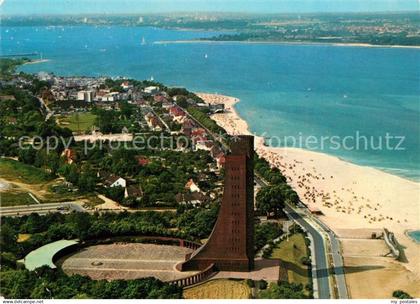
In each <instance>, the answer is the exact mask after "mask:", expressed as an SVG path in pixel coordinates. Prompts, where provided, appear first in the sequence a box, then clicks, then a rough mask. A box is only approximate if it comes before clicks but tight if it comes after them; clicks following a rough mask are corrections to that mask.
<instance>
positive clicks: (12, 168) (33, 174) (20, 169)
mask: <svg viewBox="0 0 420 304" xmlns="http://www.w3.org/2000/svg"><path fill="white" fill-rule="evenodd" d="M0 177H2V178H4V179H7V180H11V181H20V182H23V183H27V184H40V183H45V182H48V181H50V180H51V178H50V177H48V175H47V174H46V173H45V172H44V171H43V170H42V169H39V168H35V167H33V166H29V165H26V164H24V163H21V162H18V161H15V160H12V159H0Z"/></svg>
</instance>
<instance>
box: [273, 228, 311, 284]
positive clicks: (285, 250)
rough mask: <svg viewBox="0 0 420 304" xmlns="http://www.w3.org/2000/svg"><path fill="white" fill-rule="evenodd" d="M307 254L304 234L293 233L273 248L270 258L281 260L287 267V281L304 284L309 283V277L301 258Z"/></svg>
mask: <svg viewBox="0 0 420 304" xmlns="http://www.w3.org/2000/svg"><path fill="white" fill-rule="evenodd" d="M308 255H309V252H308V248H307V247H306V244H305V236H304V235H303V234H301V233H296V234H293V235H291V236H290V237H289V241H287V240H286V239H285V240H284V241H282V242H280V243H279V244H278V245H277V246H276V247H275V248H274V250H273V253H272V255H271V258H273V259H280V260H282V262H283V264H284V267H286V268H287V275H288V278H289V283H297V284H302V285H303V286H305V285H306V284H308V283H309V280H310V277H309V272H308V267H307V266H306V265H304V264H302V262H301V259H302V258H303V257H307V256H308Z"/></svg>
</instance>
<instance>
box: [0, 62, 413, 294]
mask: <svg viewBox="0 0 420 304" xmlns="http://www.w3.org/2000/svg"><path fill="white" fill-rule="evenodd" d="M9 63H10V62H9ZM0 99H1V104H0V105H1V109H2V116H1V118H2V121H3V122H4V125H3V126H2V134H1V135H2V137H1V142H0V143H1V145H0V151H1V153H2V158H1V160H0V165H1V168H2V174H1V175H0V186H1V187H0V189H1V195H2V200H1V204H2V205H1V208H2V210H1V213H2V217H3V219H4V222H5V224H4V225H7V227H6V228H4V227H3V226H2V233H3V232H4V231H6V232H4V233H11V234H12V235H15V236H16V237H17V238H18V240H17V241H10V242H12V243H5V244H3V245H2V249H3V248H5V249H4V250H5V253H8V252H14V253H13V254H15V255H16V256H18V257H21V258H23V257H24V255H25V254H28V250H27V249H26V250H25V249H16V244H13V242H17V243H22V242H24V243H25V242H26V244H27V246H28V248H30V249H32V250H36V248H38V247H40V245H44V246H48V244H47V243H49V242H54V241H56V242H61V241H62V239H63V238H64V239H66V237H64V236H65V235H66V234H67V235H73V236H78V237H81V238H82V240H89V242H87V244H91V243H90V242H92V239H98V238H99V237H100V236H109V237H111V236H112V237H117V236H120V235H131V234H132V233H133V232H134V233H135V234H138V235H150V234H153V235H161V236H162V237H177V238H185V237H186V238H188V239H193V240H194V241H197V240H198V239H203V238H206V237H208V235H209V234H210V232H211V231H212V229H213V225H214V223H215V221H216V215H217V212H216V211H217V210H218V208H219V205H220V202H221V201H222V197H223V184H224V183H223V178H226V177H225V176H224V172H225V170H226V168H225V165H226V160H227V157H228V155H229V146H230V145H231V144H233V143H234V142H235V141H236V138H237V137H238V136H240V135H243V134H249V135H251V132H250V130H249V128H248V124H247V123H246V122H245V121H244V120H242V118H241V117H240V116H239V115H238V113H237V112H236V110H235V108H234V106H235V104H236V103H238V102H239V100H238V99H237V98H234V97H228V96H223V95H217V94H209V93H196V94H195V93H191V92H189V91H188V90H186V89H184V88H171V87H166V86H164V85H162V84H160V83H157V82H154V81H149V80H147V81H138V80H134V79H127V78H112V79H111V78H108V77H61V76H56V75H54V74H51V73H44V72H41V73H38V74H36V75H29V74H24V73H20V74H9V73H8V74H7V75H3V77H2V80H1V95H0ZM24 109H25V111H26V112H24ZM28 113H29V114H30V115H29V114H28ZM23 135H24V136H26V137H28V138H29V140H28V139H26V141H24V148H22V147H20V146H19V145H20V144H21V142H20V140H19V137H20V136H23ZM52 136H60V137H62V138H66V139H70V140H69V141H68V142H69V143H70V144H68V145H64V146H56V147H54V148H53V149H52V151H48V153H46V152H47V149H49V147H48V146H45V145H44V146H42V145H41V148H40V149H35V148H34V147H35V145H34V143H35V142H34V138H35V137H38V138H40V139H42V140H46V141H47V143H48V139H49V138H50V137H52ZM139 136H141V138H142V139H143V140H145V141H146V142H148V143H152V145H151V146H144V145H142V146H141V147H140V148H139V147H137V146H135V143H136V140H137V139H138V137H139ZM265 141H266V138H264V137H261V136H255V151H256V153H257V154H258V156H256V159H255V160H254V162H255V183H254V188H255V193H256V197H255V205H254V208H255V212H256V221H257V223H258V224H256V227H255V230H256V236H255V237H256V240H257V243H256V244H255V250H256V252H257V256H258V259H256V261H259V262H258V263H261V261H273V260H272V259H274V258H275V257H277V258H279V259H280V261H281V260H282V259H283V258H285V261H287V258H286V256H284V255H282V254H285V253H281V252H283V251H284V250H286V251H287V250H290V249H285V248H283V247H284V246H287V245H286V243H285V242H284V238H285V237H286V236H287V237H290V238H292V239H296V241H297V242H298V240H299V238H301V239H303V240H307V241H305V242H304V243H306V245H303V249H299V250H304V251H305V252H306V255H304V256H301V257H300V258H299V260H297V261H294V263H298V264H299V265H300V266H299V267H302V269H305V271H304V272H305V273H306V274H305V275H304V278H301V277H298V276H296V274H293V270H292V268H291V269H288V268H287V266H285V264H284V263H283V264H282V263H280V265H278V264H274V265H272V266H270V267H267V268H264V267H263V268H262V269H263V271H261V272H258V271H255V272H251V273H250V274H251V275H250V276H243V275H242V274H239V273H238V274H235V275H234V278H237V279H239V278H240V279H247V281H246V282H247V283H246V284H248V285H245V286H248V287H246V288H245V287H244V286H242V287H241V288H239V286H236V285H235V286H232V287H231V289H230V290H228V291H225V292H232V290H234V289H236V288H239V289H238V290H241V292H245V294H247V292H246V290H248V289H247V288H251V289H252V288H254V289H256V290H257V296H256V297H261V298H264V297H286V295H285V294H282V293H281V294H279V293H278V291H275V290H276V288H277V287H276V286H282V288H286V289H285V290H287V292H288V293H289V292H290V293H292V291H291V290H294V293H293V295H290V294H289V295H288V296H291V297H303V298H307V297H314V298H349V297H355V298H360V297H366V296H369V297H387V296H390V295H392V293H395V292H396V291H398V290H400V291H401V290H404V293H403V295H404V294H413V293H414V294H415V292H416V291H415V289H413V286H412V284H410V283H409V281H406V278H407V277H409V278H410V280H412V281H416V280H417V279H416V272H417V270H416V267H417V266H416V265H417V264H418V263H417V260H418V256H417V254H416V248H417V247H416V246H418V245H417V244H415V243H414V242H413V241H412V240H411V239H409V237H408V236H407V235H406V231H407V230H410V229H413V227H415V225H416V220H417V217H418V213H416V212H415V210H417V209H416V202H415V201H413V202H412V203H411V204H412V206H411V207H409V206H408V209H407V212H395V208H396V207H397V206H398V204H399V203H398V202H401V201H403V200H404V201H405V203H406V205H407V204H410V202H408V203H407V201H408V198H409V197H412V195H413V194H414V193H416V191H418V188H417V184H415V183H413V182H409V181H406V180H402V179H400V178H398V177H395V176H392V175H389V174H386V173H384V172H381V171H379V170H375V169H369V168H364V167H360V166H357V165H353V164H349V163H346V162H344V161H342V160H339V159H336V158H334V157H331V156H326V155H323V154H319V153H315V152H310V151H303V150H302V151H301V150H298V149H294V148H276V147H270V146H268V145H267V144H266V142H265ZM64 142H66V141H64ZM121 143H124V144H125V145H124V146H120V144H121ZM113 144H114V145H115V144H118V145H116V146H117V148H113ZM31 145H32V148H30V146H31ZM127 145H128V146H127ZM121 147H122V148H121ZM134 147H135V148H136V149H133V148H134ZM349 171H351V172H352V174H351V175H350V176H351V180H349V175H348V174H346V173H348V172H349ZM20 174H22V176H20ZM32 175H35V176H38V177H34V176H32ZM18 176H19V177H18ZM378 179H381V180H382V181H384V180H385V181H386V182H385V183H381V184H379V183H376V182H375V181H377V180H378ZM344 185H346V186H345V187H344ZM367 185H369V186H367ZM389 185H393V187H389ZM395 187H403V188H404V189H405V192H404V194H402V193H400V192H394V191H393V190H392V189H395ZM378 191H379V192H381V193H382V197H381V199H378V197H377V193H378ZM283 208H284V210H282V209H283ZM73 212H76V214H78V213H81V214H90V215H89V216H90V217H92V218H89V220H88V222H90V223H91V224H93V223H96V222H97V225H99V224H101V225H102V226H101V227H99V226H98V227H96V226H91V227H90V228H89V227H86V228H85V229H86V230H83V231H76V232H70V231H66V230H60V229H58V228H56V230H54V231H53V230H51V231H49V230H48V231H47V232H46V233H48V235H49V237H48V238H47V239H46V240H45V241H44V242H40V241H35V240H36V238H35V235H36V233H35V232H36V231H37V229H38V230H40V231H42V229H45V228H40V227H38V228H34V230H33V231H34V232H32V233H31V232H30V230H27V229H26V228H23V227H24V226H22V227H20V224H19V223H20V222H16V221H29V220H33V217H34V216H35V215H34V214H40V215H42V216H45V217H54V214H57V213H58V214H62V216H69V215H68V214H70V215H71V214H73ZM127 212H128V213H127ZM109 213H111V214H115V215H110V214H109ZM118 214H122V215H123V216H124V214H128V216H129V221H133V220H139V221H140V222H141V223H143V224H142V225H141V226H140V227H137V226H132V224H128V223H125V222H121V223H120V222H119V221H124V219H123V218H118ZM80 216H82V215H80ZM106 217H115V218H113V221H115V222H118V223H119V224H118V225H115V227H114V226H112V227H106V224H105V223H104V222H103V221H104V219H106ZM148 217H152V218H153V217H157V218H155V219H154V220H153V221H152V222H150V223H149V222H148V221H149V220H150V219H148ZM159 218H160V220H164V221H165V222H167V224H165V225H164V226H161V224H156V222H155V221H156V220H158V219H159ZM18 219H21V220H18ZM62 220H64V221H67V220H66V218H63V219H59V221H62ZM68 220H69V221H72V220H74V219H71V218H69V219H68ZM51 221H54V220H53V219H51ZM121 225H123V226H121ZM124 225H126V226H124ZM127 225H131V226H127ZM12 227H14V228H12ZM92 227H95V229H96V230H92V229H93V228H92ZM121 227H124V228H121ZM130 227H131V228H130ZM291 227H293V230H291V229H292V228H291ZM384 228H385V229H384ZM14 229H15V231H14V232H11V231H13V230H14ZM61 229H64V228H61ZM121 229H123V230H122V231H121ZM124 229H125V230H124ZM302 229H303V230H302ZM10 230H11V231H10ZM296 231H298V232H296ZM34 233H35V234H34ZM31 234H34V236H32V237H31V236H30V235H31ZM12 238H13V237H12ZM318 238H319V239H318ZM19 240H20V241H19ZM130 241H132V240H131V239H130ZM24 243H22V244H24ZM45 244H47V245H45ZM51 244H52V243H51ZM51 244H50V245H51ZM400 244H402V245H403V246H404V250H403V251H402V250H401V246H400ZM301 245H302V244H300V245H299V243H296V244H294V245H293V246H301ZM66 246H67V245H66ZM100 246H106V245H100ZM109 246H115V249H114V250H115V252H117V251H118V250H120V249H119V247H118V245H109ZM127 246H128V245H127ZM130 246H133V247H132V248H131V249H132V250H134V252H136V251H137V250H146V249H144V248H143V249H142V248H140V247H139V248H137V247H135V245H130ZM142 246H143V245H142ZM191 246H192V245H191ZM194 246H200V245H194ZM41 248H42V247H40V248H38V249H41ZM296 248H298V247H296ZM365 248H369V250H367V249H365ZM98 250H99V251H98ZM104 250H105V251H104ZM147 250H158V249H157V248H154V247H151V248H148V249H147ZM147 250H146V251H147ZM159 250H160V249H159ZM106 251H107V250H106V249H105V247H104V248H102V247H95V246H92V251H91V252H90V251H89V252H88V253H86V257H83V256H81V257H77V255H78V254H79V253H77V254H76V256H75V257H74V259H73V258H70V259H68V260H63V261H61V262H60V263H62V268H63V271H64V273H66V274H83V275H87V276H89V277H91V278H93V279H99V278H102V276H101V275H99V276H98V274H95V271H94V270H93V269H91V270H89V271H85V270H82V269H88V268H89V269H90V268H91V267H92V266H89V265H84V266H83V265H79V264H77V261H78V260H77V259H82V258H91V257H92V256H98V255H99V256H101V255H103V256H104V257H105V256H106V253H105V252H106ZM169 252H170V251H163V252H162V253H161V254H162V256H166V258H167V259H169V256H168V254H169ZM2 254H3V253H2ZM174 254H176V255H179V256H182V254H183V253H182V252H179V251H177V252H176V253H174ZM289 254H290V253H289ZM88 255H89V256H88ZM328 255H331V258H327V256H328ZM76 257H77V258H76ZM28 258H29V255H28ZM132 258H134V256H131V255H127V256H126V257H125V259H132ZM142 258H144V259H150V258H151V257H150V256H147V255H145V256H144V257H142ZM178 258H179V259H181V258H180V257H178ZM260 259H261V260H260ZM12 260H13V259H12ZM11 263H12V264H13V263H17V261H15V262H11ZM28 263H29V262H28ZM32 263H35V264H36V262H32ZM95 263H96V262H95ZM97 263H102V262H97ZM12 264H10V265H12ZM101 265H102V264H98V265H96V266H95V267H101ZM121 265H122V264H121ZM121 265H120V266H117V265H113V266H112V267H126V266H121ZM321 266H324V267H327V268H331V269H335V271H331V272H330V273H329V274H328V275H327V277H322V276H319V274H317V269H321ZM27 267H29V266H27ZM171 267H172V266H171ZM355 267H361V268H364V267H367V268H366V272H352V271H350V270H351V269H352V268H355ZM369 267H371V269H370V268H369ZM12 268H13V267H12ZM340 268H341V269H342V268H344V272H343V271H338V269H340ZM368 268H369V269H368ZM282 269H283V270H282ZM346 269H347V270H346ZM150 271H152V270H150ZM206 271H207V270H206ZM104 275H105V277H106V278H114V279H124V278H126V274H124V272H122V273H117V272H115V271H110V272H108V273H106V272H105V273H104ZM226 275H227V274H225V273H224V272H223V271H221V272H219V274H217V275H216V277H217V278H219V279H220V280H222V278H225V277H226ZM279 275H280V278H279ZM153 276H155V277H157V278H159V279H161V280H163V281H167V282H172V281H173V282H177V283H176V284H181V285H182V286H184V284H185V285H188V283H187V282H189V281H187V280H186V279H183V278H184V277H183V276H181V275H180V274H179V273H172V272H171V273H168V275H167V276H163V275H160V274H159V272H158V271H157V270H156V272H153ZM193 276H194V274H193ZM140 277H141V276H140ZM203 277H204V275H203ZM282 277H283V279H282ZM382 277H386V278H388V279H389V281H387V283H386V284H385V283H384V282H383V281H382V280H378V278H382ZM391 277H392V280H391V279H390V278H391ZM284 278H285V279H284ZM362 278H363V279H365V280H368V281H369V282H370V285H369V286H370V287H369V286H366V285H365V284H361V281H362ZM178 280H181V281H178ZM194 280H196V279H194ZM250 280H251V281H253V283H251V281H250ZM254 281H255V282H254ZM263 281H264V282H265V281H268V282H270V284H271V285H270V288H269V289H267V290H266V288H267V287H264V283H261V282H263ZM277 281H279V282H280V281H284V282H286V283H284V282H283V283H281V284H283V285H276V284H280V283H275V282H277ZM179 282H181V283H179ZM191 282H195V281H193V279H191ZM210 282H213V281H210ZM214 282H217V281H214ZM221 284H222V285H224V284H225V283H221ZM284 284H292V285H290V286H289V285H284ZM293 284H296V285H293ZM375 284H376V285H375ZM252 286H257V287H252ZM296 286H300V287H299V288H298V287H296ZM372 286H376V287H377V288H374V289H372V288H371V287H372ZM380 286H381V287H380ZM396 286H398V287H399V289H397V288H396ZM244 288H245V291H243V289H244ZM288 288H290V290H289V289H288ZM187 290H188V289H187ZM195 292H198V293H199V292H201V291H195ZM276 292H277V294H276ZM283 292H286V291H283ZM401 292H402V291H401ZM191 293H193V292H191ZM187 294H188V291H184V296H185V295H187ZM275 294H276V295H275ZM246 297H247V296H246Z"/></svg>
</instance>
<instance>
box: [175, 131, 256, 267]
mask: <svg viewBox="0 0 420 304" xmlns="http://www.w3.org/2000/svg"><path fill="white" fill-rule="evenodd" d="M235 139H236V140H235V141H234V142H233V143H232V144H231V153H230V154H229V155H227V156H226V162H225V185H224V192H223V199H222V204H221V206H220V211H219V215H218V217H217V221H216V224H215V226H214V228H213V231H212V233H211V235H210V237H209V239H208V241H207V243H206V244H204V245H203V246H201V247H200V248H199V249H197V250H196V251H195V252H193V253H192V254H191V256H189V257H187V260H186V261H185V262H183V263H181V264H178V265H177V268H178V269H179V270H181V271H188V270H204V269H205V268H207V267H208V266H210V265H211V264H212V263H214V264H215V266H216V267H217V268H218V269H219V270H222V271H250V270H252V269H253V267H254V137H253V136H245V135H243V136H239V137H237V138H235Z"/></svg>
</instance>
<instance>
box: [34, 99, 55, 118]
mask: <svg viewBox="0 0 420 304" xmlns="http://www.w3.org/2000/svg"><path fill="white" fill-rule="evenodd" d="M37 98H38V100H39V102H40V103H41V104H42V105H43V106H44V108H45V111H46V115H45V121H47V120H48V119H50V117H51V116H52V115H53V114H54V112H52V111H51V110H50V108H49V107H48V106H47V104H46V103H45V101H44V99H42V98H41V97H37Z"/></svg>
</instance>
